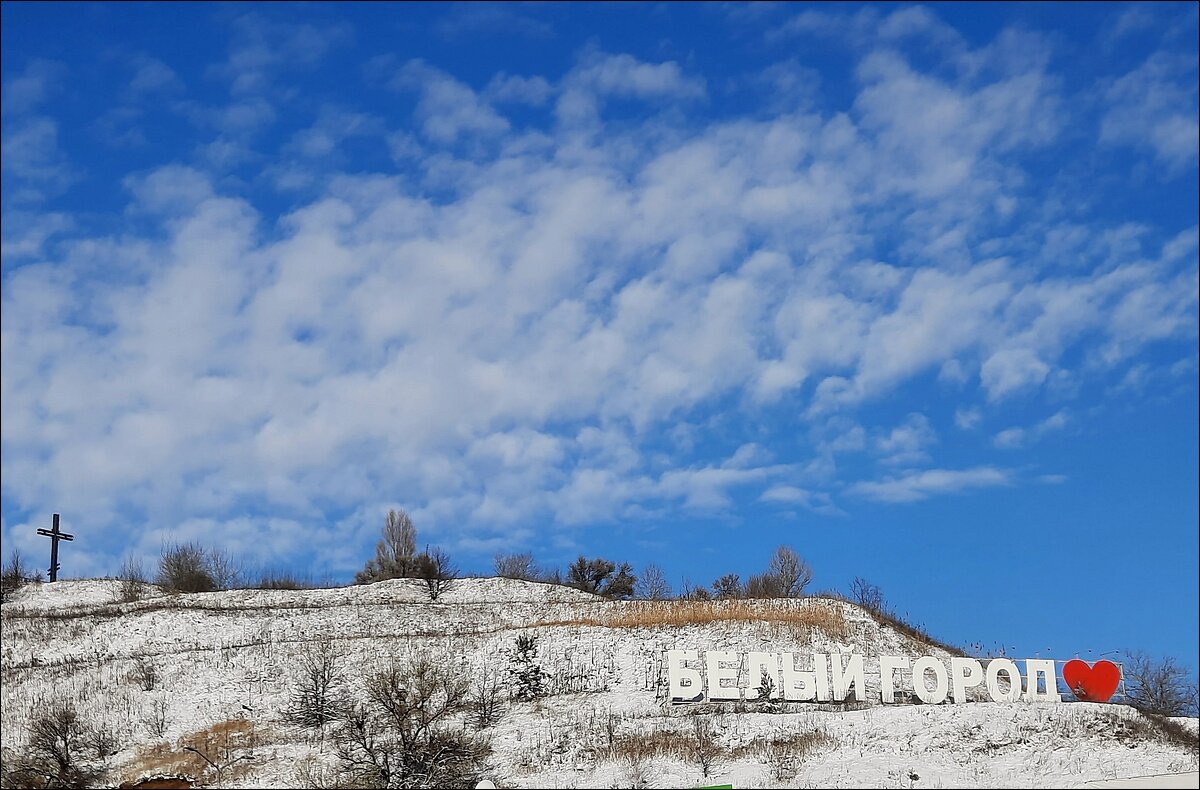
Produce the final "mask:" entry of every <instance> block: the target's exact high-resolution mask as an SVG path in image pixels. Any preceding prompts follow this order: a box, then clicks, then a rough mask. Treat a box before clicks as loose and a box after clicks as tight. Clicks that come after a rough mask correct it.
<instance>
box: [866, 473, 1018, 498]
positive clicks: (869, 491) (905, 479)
mask: <svg viewBox="0 0 1200 790" xmlns="http://www.w3.org/2000/svg"><path fill="white" fill-rule="evenodd" d="M1011 482H1012V474H1011V472H1009V471H1008V470H1006V469H998V468H996V467H992V466H979V467H975V468H972V469H926V470H924V471H920V472H912V473H910V474H906V475H902V476H900V477H887V478H884V479H883V480H875V481H867V480H864V481H860V482H858V483H854V484H853V485H851V486H850V487H849V488H848V489H847V491H848V492H849V493H851V494H854V495H857V496H861V497H865V498H867V499H874V500H876V501H879V502H917V501H920V500H922V499H927V498H928V497H930V496H934V495H937V494H951V493H958V492H961V491H965V490H969V489H975V488H993V487H995V486H1005V485H1009V484H1011Z"/></svg>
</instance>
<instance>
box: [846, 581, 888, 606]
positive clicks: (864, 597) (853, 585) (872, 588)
mask: <svg viewBox="0 0 1200 790" xmlns="http://www.w3.org/2000/svg"><path fill="white" fill-rule="evenodd" d="M850 600H852V601H854V602H855V603H856V604H858V605H859V606H861V607H862V608H864V609H866V610H867V611H868V612H875V613H876V614H881V613H882V612H883V611H884V608H883V607H884V602H883V591H882V590H880V589H879V587H877V586H876V585H874V584H871V583H870V582H869V581H867V580H866V579H864V578H863V577H861V576H855V577H854V581H852V582H850Z"/></svg>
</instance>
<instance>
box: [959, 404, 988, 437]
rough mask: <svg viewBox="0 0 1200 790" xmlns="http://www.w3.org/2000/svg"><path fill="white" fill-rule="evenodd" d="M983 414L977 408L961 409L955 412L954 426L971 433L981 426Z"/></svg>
mask: <svg viewBox="0 0 1200 790" xmlns="http://www.w3.org/2000/svg"><path fill="white" fill-rule="evenodd" d="M982 419H983V413H982V412H981V411H980V410H979V409H976V408H959V409H955V411H954V424H955V425H957V426H958V427H959V428H960V429H962V430H964V431H969V430H971V429H972V428H974V427H975V426H977V425H979V421H980V420H982Z"/></svg>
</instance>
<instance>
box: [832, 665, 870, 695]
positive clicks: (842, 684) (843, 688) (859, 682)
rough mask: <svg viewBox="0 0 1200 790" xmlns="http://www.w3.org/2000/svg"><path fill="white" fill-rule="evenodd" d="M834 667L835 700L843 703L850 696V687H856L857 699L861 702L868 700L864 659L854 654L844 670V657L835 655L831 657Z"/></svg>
mask: <svg viewBox="0 0 1200 790" xmlns="http://www.w3.org/2000/svg"><path fill="white" fill-rule="evenodd" d="M829 660H830V661H831V662H832V666H833V698H834V700H835V701H838V702H841V701H842V700H844V699H846V698H847V697H849V696H850V686H854V692H855V699H856V700H859V701H860V702H861V701H863V700H866V698H867V674H866V672H865V671H864V670H863V657H862V656H860V655H858V654H857V653H854V654H852V655H851V656H850V658H849V659H848V660H847V661H846V667H845V669H843V668H842V657H841V656H840V655H838V654H837V653H834V654H833V655H831V656H830V657H829Z"/></svg>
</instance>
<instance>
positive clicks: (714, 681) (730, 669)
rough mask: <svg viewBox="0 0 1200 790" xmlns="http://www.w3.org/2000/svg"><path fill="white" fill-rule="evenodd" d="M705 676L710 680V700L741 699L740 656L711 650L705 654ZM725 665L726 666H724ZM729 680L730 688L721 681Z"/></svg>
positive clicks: (724, 651)
mask: <svg viewBox="0 0 1200 790" xmlns="http://www.w3.org/2000/svg"><path fill="white" fill-rule="evenodd" d="M704 658H705V661H704V670H705V672H704V674H705V676H706V679H707V680H708V698H709V699H711V700H724V699H741V696H742V694H741V689H739V688H738V685H737V680H738V664H739V663H740V662H739V661H738V654H737V653H734V652H733V651H732V650H709V651H708V652H707V653H705V656H704ZM722 665H725V666H722ZM722 680H728V681H729V685H728V686H722V685H721V681H722Z"/></svg>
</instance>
